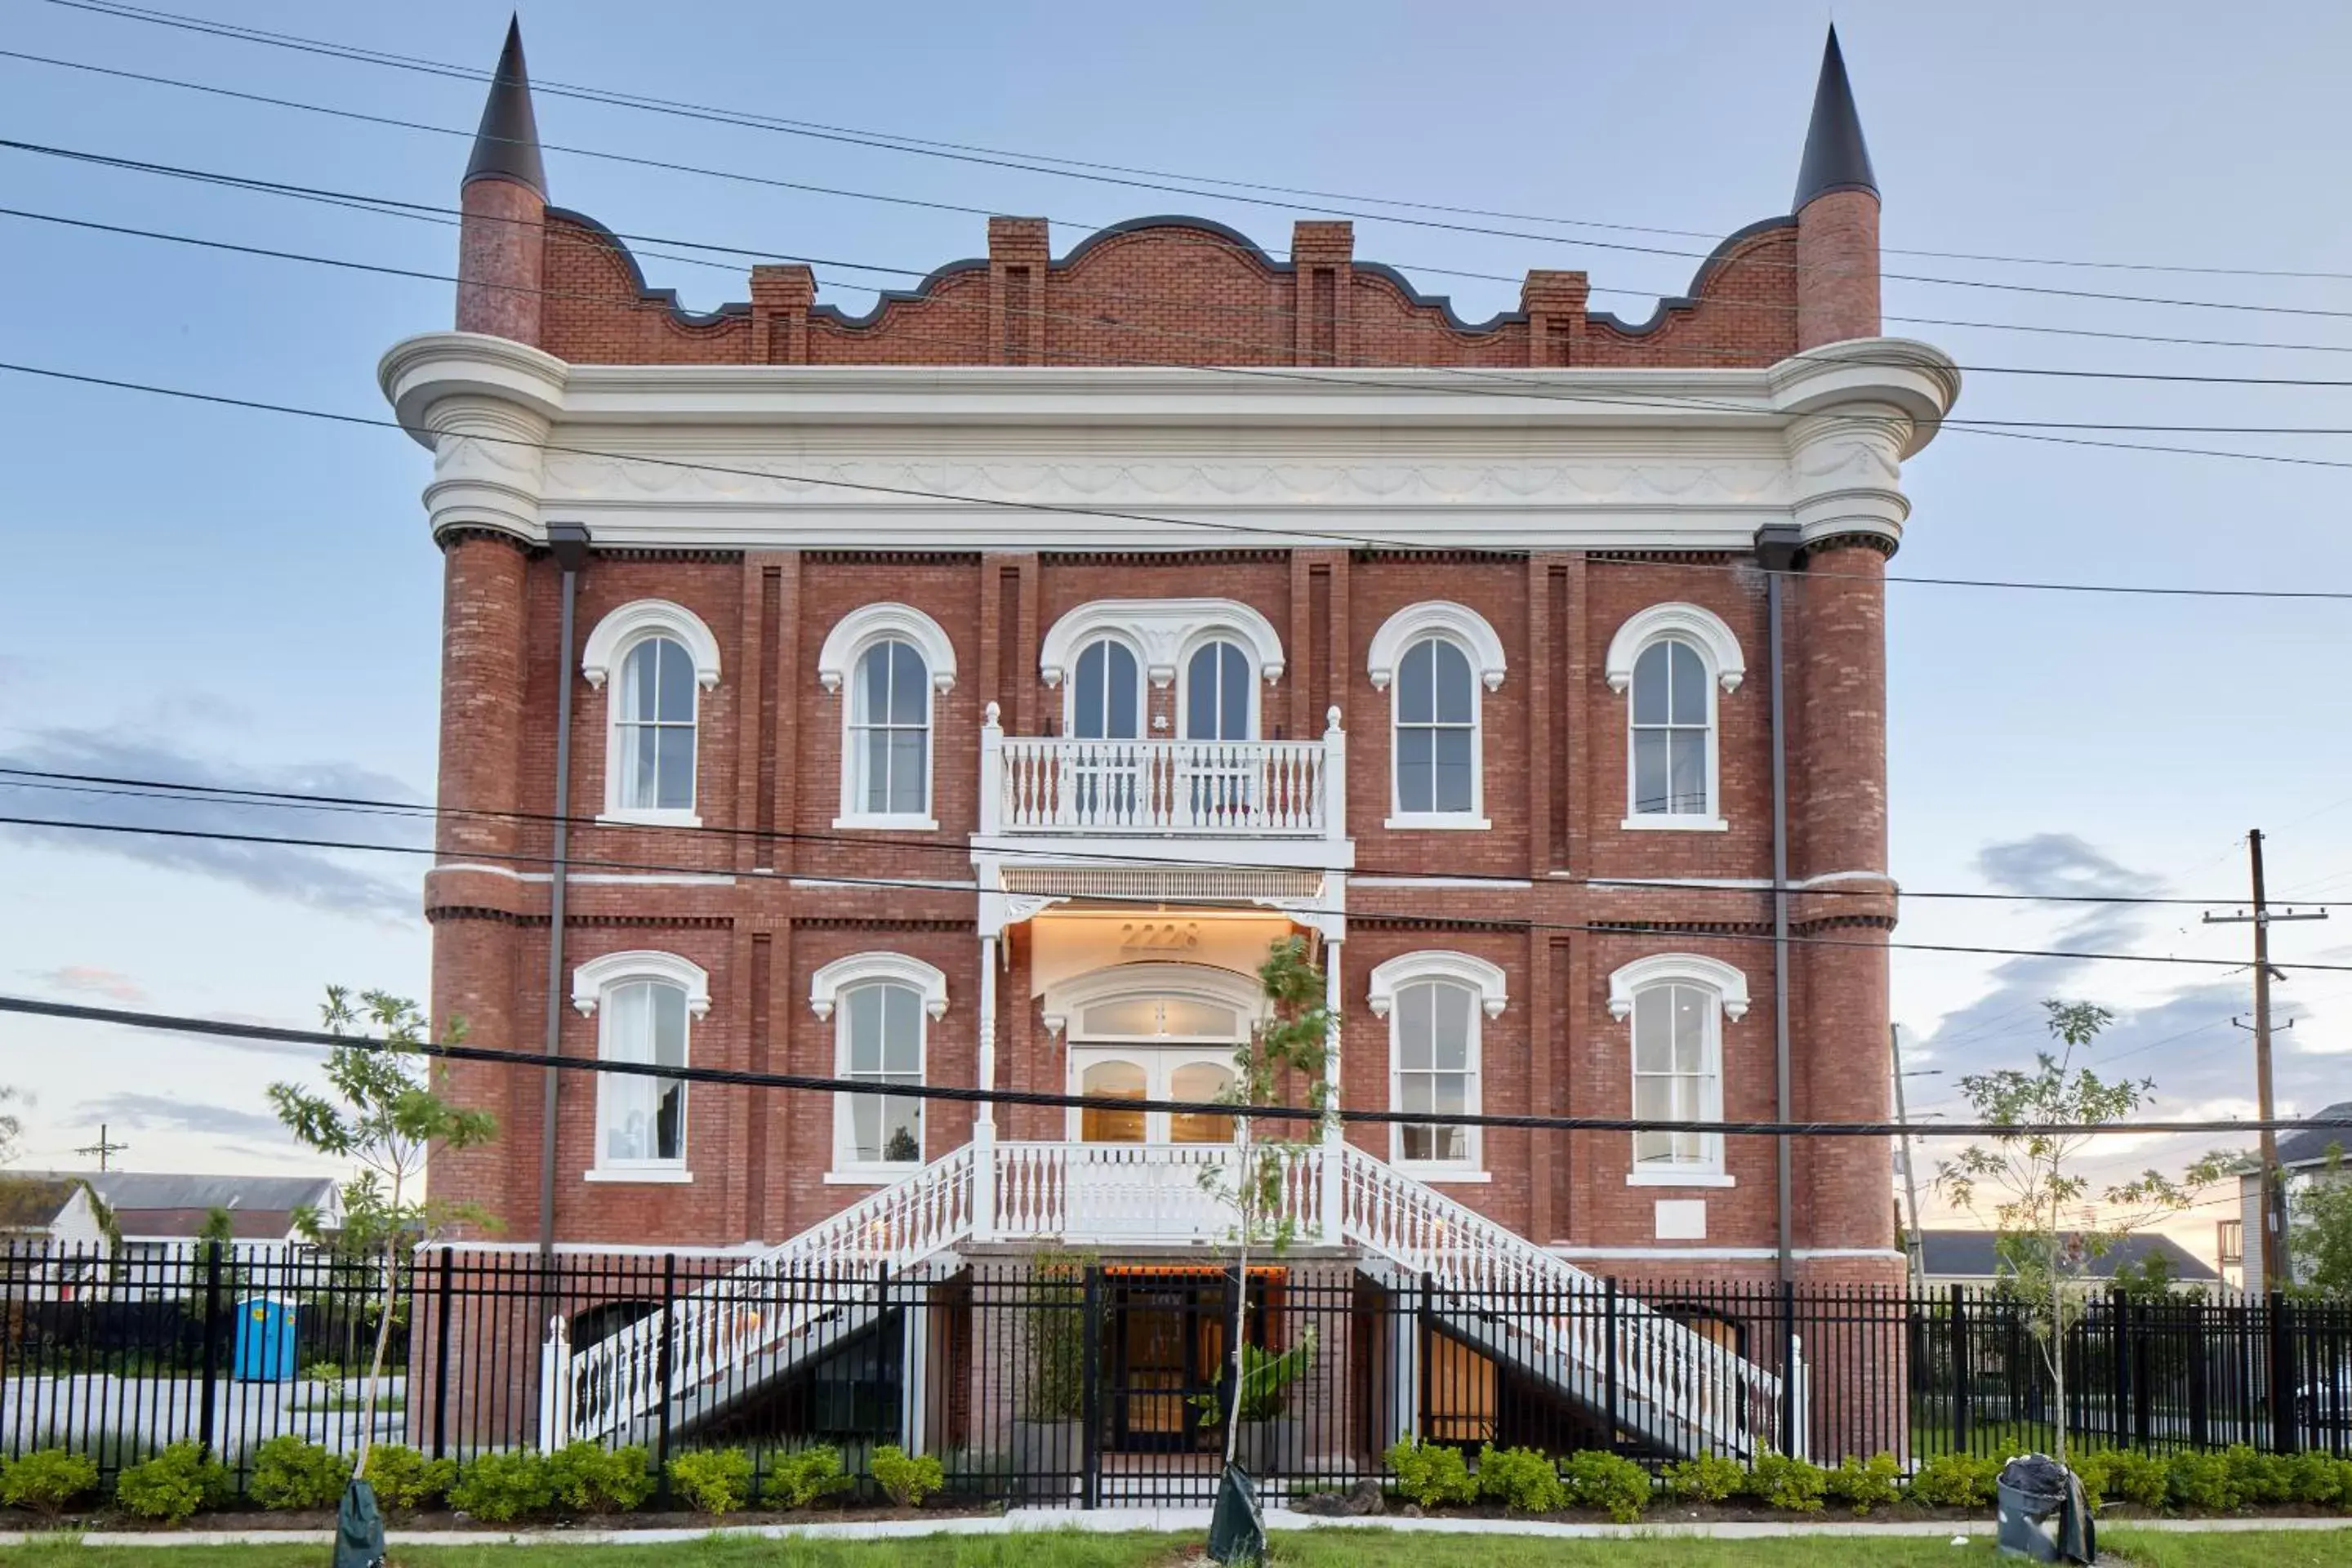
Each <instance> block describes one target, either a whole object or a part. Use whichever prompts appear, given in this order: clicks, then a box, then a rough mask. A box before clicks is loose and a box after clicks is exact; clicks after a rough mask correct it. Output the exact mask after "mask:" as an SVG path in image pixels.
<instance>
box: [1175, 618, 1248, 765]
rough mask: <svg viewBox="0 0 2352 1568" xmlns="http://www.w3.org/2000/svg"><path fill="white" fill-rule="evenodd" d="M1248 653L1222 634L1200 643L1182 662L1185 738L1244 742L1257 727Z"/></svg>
mask: <svg viewBox="0 0 2352 1568" xmlns="http://www.w3.org/2000/svg"><path fill="white" fill-rule="evenodd" d="M1254 685H1255V683H1254V682H1253V681H1252V680H1251V679H1250V661H1249V655H1248V654H1246V653H1244V652H1243V651H1242V648H1241V645H1240V644H1238V643H1234V642H1229V641H1227V640H1226V639H1224V638H1223V637H1218V638H1215V639H1213V640H1212V641H1209V642H1204V643H1202V645H1201V646H1200V647H1196V648H1194V649H1193V650H1192V658H1189V659H1187V660H1186V661H1185V663H1184V739H1186V740H1188V741H1246V740H1248V739H1250V738H1251V731H1254V730H1255V728H1256V723H1255V718H1256V715H1255V712H1254V711H1253V707H1252V702H1251V698H1252V695H1253V687H1254Z"/></svg>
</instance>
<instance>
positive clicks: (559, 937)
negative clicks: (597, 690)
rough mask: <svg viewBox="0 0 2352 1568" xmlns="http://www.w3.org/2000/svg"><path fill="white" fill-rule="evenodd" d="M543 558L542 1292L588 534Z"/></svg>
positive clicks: (560, 541)
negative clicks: (549, 639)
mask: <svg viewBox="0 0 2352 1568" xmlns="http://www.w3.org/2000/svg"><path fill="white" fill-rule="evenodd" d="M547 544H548V552H549V553H550V554H551V555H553V556H554V557H555V563H556V565H558V566H560V567H562V570H563V611H562V624H561V626H559V627H558V629H557V633H556V637H557V654H556V661H555V842H554V845H553V847H552V850H551V853H550V854H549V856H548V879H547V1049H546V1057H547V1065H546V1066H545V1067H543V1068H541V1069H540V1079H541V1088H540V1132H539V1267H540V1279H541V1286H542V1289H543V1288H545V1286H546V1284H547V1282H548V1281H550V1280H551V1279H553V1277H554V1273H553V1271H554V1266H555V1115H556V1108H557V1101H558V1100H559V1099H560V1098H561V1089H562V1079H563V1074H562V1071H561V1070H560V1069H559V1068H557V1067H556V1058H559V1057H561V1056H562V1048H561V1047H562V1035H563V893H564V884H565V881H566V879H567V877H568V875H569V869H570V863H569V860H568V858H567V857H568V856H569V854H570V852H571V847H572V681H573V679H575V678H576V674H577V672H576V671H574V669H573V668H572V666H573V664H574V663H575V662H576V661H577V652H578V650H577V649H575V648H574V647H573V646H572V605H573V603H574V601H575V600H576V599H577V598H578V596H579V592H580V570H581V568H582V567H583V566H585V565H587V564H588V531H587V529H585V528H584V527H583V526H581V525H580V524H579V523H576V522H554V523H550V524H548V528H547Z"/></svg>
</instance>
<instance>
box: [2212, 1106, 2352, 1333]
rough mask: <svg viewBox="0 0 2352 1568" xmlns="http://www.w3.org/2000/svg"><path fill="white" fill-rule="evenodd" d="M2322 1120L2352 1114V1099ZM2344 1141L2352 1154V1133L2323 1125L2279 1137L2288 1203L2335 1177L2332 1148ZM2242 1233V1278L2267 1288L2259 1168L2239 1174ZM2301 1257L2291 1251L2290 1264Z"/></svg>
mask: <svg viewBox="0 0 2352 1568" xmlns="http://www.w3.org/2000/svg"><path fill="white" fill-rule="evenodd" d="M2317 1114H2318V1119H2319V1120H2322V1121H2336V1120H2339V1119H2346V1118H2352V1100H2338V1101H2336V1103H2335V1104H2334V1105H2331V1106H2329V1107H2327V1108H2326V1110H2322V1111H2320V1112H2318V1113H2317ZM2339 1144H2340V1145H2342V1146H2343V1149H2344V1151H2345V1152H2346V1154H2347V1155H2352V1135H2347V1134H2345V1133H2342V1132H2336V1131H2326V1130H2324V1129H2319V1128H2305V1129H2303V1130H2302V1131H2295V1132H2289V1133H2286V1134H2285V1135H2284V1136H2283V1137H2281V1138H2280V1139H2279V1141H2278V1157H2279V1170H2280V1171H2281V1172H2282V1173H2284V1176H2285V1178H2286V1192H2287V1206H2288V1211H2289V1213H2290V1214H2292V1213H2293V1210H2294V1194H2296V1193H2298V1192H2301V1191H2302V1190H2303V1189H2304V1188H2305V1187H2306V1186H2309V1185H2310V1184H2312V1183H2313V1182H2315V1181H2330V1180H2334V1179H2336V1178H2334V1177H2333V1176H2331V1175H2330V1174H2329V1173H2328V1166H2329V1164H2330V1163H2332V1161H2331V1154H2330V1151H2332V1150H2333V1149H2335V1148H2336V1146H2337V1145H2339ZM2238 1217H2239V1226H2240V1230H2239V1236H2240V1238H2241V1245H2242V1248H2243V1262H2242V1264H2241V1268H2242V1274H2241V1276H2240V1277H2241V1278H2242V1279H2243V1280H2244V1281H2245V1288H2246V1289H2249V1290H2259V1289H2262V1288H2263V1243H2264V1242H2265V1241H2266V1240H2267V1239H2268V1237H2267V1236H2266V1235H2265V1234H2264V1231H2263V1179H2262V1175H2261V1173H2259V1172H2248V1173H2246V1174H2244V1175H2242V1176H2240V1177H2239V1178H2238ZM2300 1261H2301V1260H2299V1259H2297V1258H2294V1257H2293V1256H2292V1255H2291V1254H2290V1255H2289V1258H2288V1265H2289V1267H2290V1268H2293V1267H2294V1266H2295V1265H2297V1264H2298V1263H2299V1262H2300Z"/></svg>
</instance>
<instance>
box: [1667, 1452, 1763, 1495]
mask: <svg viewBox="0 0 2352 1568" xmlns="http://www.w3.org/2000/svg"><path fill="white" fill-rule="evenodd" d="M1665 1478H1666V1495H1667V1496H1668V1497H1672V1498H1676V1499H1679V1500H1682V1501H1684V1502H1722V1501H1724V1500H1727V1499H1729V1498H1732V1497H1736V1496H1738V1492H1739V1489H1740V1488H1741V1487H1743V1486H1745V1485H1746V1484H1747V1481H1748V1471H1747V1470H1746V1469H1745V1468H1743V1467H1742V1466H1741V1465H1740V1463H1739V1461H1738V1460H1737V1459H1731V1458H1725V1457H1724V1456H1723V1455H1721V1454H1701V1455H1700V1456H1699V1457H1698V1458H1695V1459H1676V1460H1675V1462H1674V1463H1673V1464H1671V1465H1668V1466H1667V1467H1666V1469H1665Z"/></svg>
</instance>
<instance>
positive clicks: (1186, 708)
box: [1176, 626, 1270, 741]
mask: <svg viewBox="0 0 2352 1568" xmlns="http://www.w3.org/2000/svg"><path fill="white" fill-rule="evenodd" d="M1220 642H1222V643H1231V644H1233V645H1234V647H1237V648H1239V649H1240V650H1241V656H1242V658H1244V659H1246V660H1247V661H1248V662H1249V667H1250V668H1251V669H1252V670H1253V671H1255V670H1257V669H1258V668H1260V656H1259V655H1258V654H1257V653H1256V652H1255V650H1253V649H1252V648H1251V647H1250V645H1249V643H1248V642H1247V641H1246V640H1244V639H1243V638H1241V637H1235V636H1234V634H1233V633H1232V632H1231V631H1229V630H1227V629H1226V628H1224V627H1223V626H1207V627H1203V628H1202V630H1200V631H1198V632H1196V633H1194V634H1193V635H1192V637H1187V638H1186V639H1185V641H1184V646H1183V647H1182V648H1181V649H1180V650H1179V651H1178V653H1177V655H1176V732H1177V734H1178V736H1179V737H1180V738H1183V731H1184V728H1185V726H1186V725H1188V724H1190V723H1191V722H1192V656H1193V655H1194V654H1197V653H1199V652H1200V651H1201V650H1202V648H1204V647H1208V646H1209V645H1210V644H1211V643H1220ZM1268 684H1270V683H1268ZM1243 689H1244V691H1246V692H1247V693H1248V696H1249V712H1248V714H1247V716H1246V717H1245V718H1244V721H1243V725H1242V727H1243V731H1244V734H1243V736H1242V739H1244V740H1249V741H1255V740H1256V739H1257V738H1258V737H1259V736H1261V735H1262V734H1264V733H1265V731H1263V730H1261V729H1260V728H1259V727H1258V726H1259V725H1260V723H1261V722H1263V720H1264V715H1263V712H1262V705H1261V703H1260V701H1259V694H1260V693H1261V692H1262V691H1263V690H1264V689H1265V686H1264V685H1261V683H1260V682H1258V681H1256V680H1249V681H1244V683H1243Z"/></svg>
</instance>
